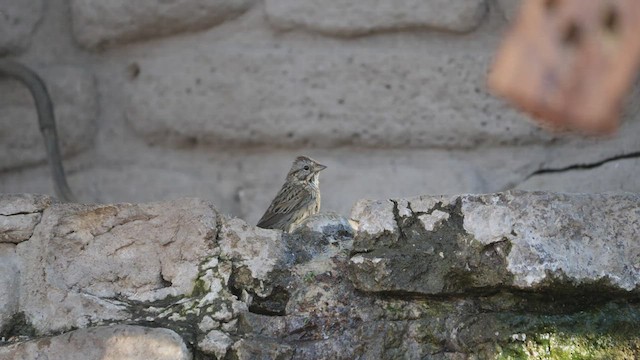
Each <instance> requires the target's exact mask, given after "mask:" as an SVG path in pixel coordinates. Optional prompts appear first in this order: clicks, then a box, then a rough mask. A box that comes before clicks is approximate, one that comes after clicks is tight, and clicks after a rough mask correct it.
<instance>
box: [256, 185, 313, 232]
mask: <svg viewBox="0 0 640 360" xmlns="http://www.w3.org/2000/svg"><path fill="white" fill-rule="evenodd" d="M312 201H313V197H312V196H311V194H310V192H309V190H308V189H305V188H304V187H303V186H288V185H287V184H284V185H283V186H282V189H280V191H279V192H278V194H277V195H276V197H275V199H273V201H272V202H271V205H269V208H268V209H267V211H265V213H264V215H262V218H260V221H258V227H261V228H265V229H268V228H272V227H273V226H274V225H275V224H277V223H278V222H280V221H281V220H283V219H284V218H285V217H287V216H288V215H290V214H292V213H294V212H296V211H298V210H300V209H303V208H305V207H307V206H309V203H310V202H312Z"/></svg>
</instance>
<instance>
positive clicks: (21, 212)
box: [0, 194, 51, 243]
mask: <svg viewBox="0 0 640 360" xmlns="http://www.w3.org/2000/svg"><path fill="white" fill-rule="evenodd" d="M50 205H51V198H50V197H48V196H44V195H30V194H20V195H18V194H15V195H14V194H0V243H3V242H10V243H19V242H22V241H25V240H29V238H30V237H31V235H32V234H33V230H34V229H35V227H36V225H37V224H38V223H39V222H40V218H41V217H42V212H43V211H44V209H45V208H47V207H49V206H50Z"/></svg>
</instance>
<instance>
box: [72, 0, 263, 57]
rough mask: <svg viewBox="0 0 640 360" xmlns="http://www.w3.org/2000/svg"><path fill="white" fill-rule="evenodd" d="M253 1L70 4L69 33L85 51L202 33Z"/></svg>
mask: <svg viewBox="0 0 640 360" xmlns="http://www.w3.org/2000/svg"><path fill="white" fill-rule="evenodd" d="M254 2H255V1H254V0H215V1H207V0H181V1H171V2H166V1H161V0H143V1H137V2H136V5H135V6H131V4H130V3H129V2H127V1H109V2H104V1H100V0H72V1H71V11H72V14H73V32H74V35H75V37H76V39H77V40H78V42H79V43H80V44H81V45H83V46H85V47H87V48H100V47H104V46H108V45H113V44H121V43H127V42H131V41H134V40H141V39H149V38H153V37H159V36H166V35H172V34H175V33H180V32H186V31H196V30H201V29H205V28H208V27H211V26H214V25H217V24H219V23H221V22H223V21H224V20H226V19H229V18H234V17H235V16H237V15H238V14H240V13H242V12H243V11H245V10H247V9H248V8H249V7H250V6H251V5H252V4H253V3H254Z"/></svg>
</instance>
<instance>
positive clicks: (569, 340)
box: [496, 333, 640, 360]
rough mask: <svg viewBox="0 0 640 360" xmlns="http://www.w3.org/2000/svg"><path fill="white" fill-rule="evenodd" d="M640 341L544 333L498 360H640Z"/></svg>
mask: <svg viewBox="0 0 640 360" xmlns="http://www.w3.org/2000/svg"><path fill="white" fill-rule="evenodd" d="M639 355H640V340H638V339H624V338H620V337H616V336H611V335H569V334H565V333H542V334H534V335H531V336H529V337H527V340H525V341H524V342H519V343H515V342H513V343H510V344H508V345H507V346H505V347H503V348H502V351H501V352H500V353H499V354H498V355H497V356H496V359H498V360H520V359H540V360H542V359H544V360H608V359H612V360H613V359H637V358H638V356H639Z"/></svg>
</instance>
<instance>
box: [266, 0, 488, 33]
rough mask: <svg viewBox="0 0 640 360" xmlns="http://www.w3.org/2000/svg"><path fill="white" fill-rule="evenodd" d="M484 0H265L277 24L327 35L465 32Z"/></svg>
mask: <svg viewBox="0 0 640 360" xmlns="http://www.w3.org/2000/svg"><path fill="white" fill-rule="evenodd" d="M486 10H487V4H486V3H485V1H484V0H427V1H425V0H422V1H420V0H401V1H397V0H396V1H393V0H366V1H363V0H329V1H322V2H318V1H313V0H267V1H266V13H267V16H268V17H269V20H270V21H271V23H272V24H274V25H275V26H277V27H279V28H285V29H291V28H298V27H301V28H306V29H310V30H313V31H317V32H321V33H326V34H331V35H342V36H350V35H363V34H368V33H372V32H378V31H384V30H399V29H407V28H433V29H438V30H445V31H453V32H466V31H470V30H472V29H473V28H475V27H476V26H478V24H479V23H480V20H481V19H482V17H483V15H484V14H485V13H486Z"/></svg>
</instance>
